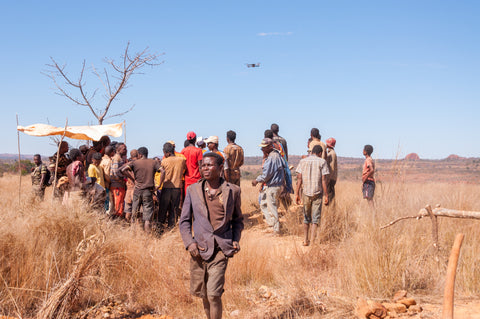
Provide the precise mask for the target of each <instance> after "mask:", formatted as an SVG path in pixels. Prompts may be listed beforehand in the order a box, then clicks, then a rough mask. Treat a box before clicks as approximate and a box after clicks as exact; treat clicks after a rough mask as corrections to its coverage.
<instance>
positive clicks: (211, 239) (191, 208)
mask: <svg viewBox="0 0 480 319" xmlns="http://www.w3.org/2000/svg"><path fill="white" fill-rule="evenodd" d="M204 184H205V180H203V179H201V180H199V181H198V182H197V183H195V184H192V185H190V186H189V187H188V188H187V194H186V195H185V202H184V203H183V208H182V215H181V216H180V234H181V235H182V240H183V243H184V245H185V248H188V246H190V244H192V243H195V242H196V243H197V244H198V246H200V247H202V248H204V249H205V250H204V251H202V250H199V251H200V256H201V257H202V259H203V260H208V259H210V257H212V255H213V253H214V250H215V241H216V242H217V244H218V246H219V248H220V249H221V250H222V252H223V253H224V255H225V256H227V257H231V256H233V254H234V252H235V249H234V248H233V242H234V241H236V242H238V241H240V237H241V233H242V230H243V227H244V225H243V215H242V210H241V201H240V187H238V186H237V185H234V184H231V183H228V182H226V181H223V182H222V185H221V186H220V187H221V188H222V201H223V205H224V208H225V217H224V219H223V223H222V225H221V226H220V227H219V228H218V229H216V230H213V227H212V224H211V223H210V221H209V220H208V210H207V205H206V203H205V198H204ZM192 230H193V233H194V234H195V237H193V234H192Z"/></svg>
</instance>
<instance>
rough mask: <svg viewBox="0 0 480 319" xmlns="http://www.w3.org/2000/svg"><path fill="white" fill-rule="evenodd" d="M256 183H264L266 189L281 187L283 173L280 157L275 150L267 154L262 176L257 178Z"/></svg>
mask: <svg viewBox="0 0 480 319" xmlns="http://www.w3.org/2000/svg"><path fill="white" fill-rule="evenodd" d="M257 181H258V182H260V183H265V185H267V186H268V187H274V186H282V185H283V184H284V182H285V171H284V169H283V160H282V156H281V155H280V153H279V152H278V151H277V150H275V149H274V150H273V151H271V152H270V154H268V157H267V159H266V160H265V163H264V164H263V170H262V175H260V176H258V177H257Z"/></svg>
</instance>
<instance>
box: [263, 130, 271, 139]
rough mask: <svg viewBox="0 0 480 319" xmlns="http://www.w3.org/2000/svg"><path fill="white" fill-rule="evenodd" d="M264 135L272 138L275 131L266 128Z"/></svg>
mask: <svg viewBox="0 0 480 319" xmlns="http://www.w3.org/2000/svg"><path fill="white" fill-rule="evenodd" d="M263 137H265V138H272V139H273V132H272V130H265V133H263Z"/></svg>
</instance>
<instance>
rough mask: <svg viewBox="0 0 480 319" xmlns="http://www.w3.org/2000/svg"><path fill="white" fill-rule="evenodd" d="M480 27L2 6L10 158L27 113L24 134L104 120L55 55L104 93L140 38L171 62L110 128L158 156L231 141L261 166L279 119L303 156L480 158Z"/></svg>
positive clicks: (360, 11) (393, 9)
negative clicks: (332, 142) (75, 91)
mask: <svg viewBox="0 0 480 319" xmlns="http://www.w3.org/2000/svg"><path fill="white" fill-rule="evenodd" d="M479 15H480V2H478V1H455V2H454V1H438V0H437V1H225V0H224V1H136V2H132V1H81V2H80V1H76V2H69V1H41V2H40V1H2V2H1V4H0V17H1V19H0V35H1V39H2V50H0V61H2V72H1V75H0V105H1V108H2V111H3V112H2V113H3V116H2V117H1V119H0V133H1V135H2V136H3V137H4V140H3V142H2V144H1V148H0V153H15V152H16V151H17V135H16V129H15V128H16V122H15V115H16V114H18V115H19V118H20V124H21V125H30V124H34V123H46V122H47V121H48V122H50V124H52V125H55V126H63V125H64V123H65V119H66V117H68V120H69V124H70V125H86V124H89V123H90V124H95V123H96V121H95V118H94V117H93V115H92V114H91V113H90V112H89V110H88V109H86V108H84V107H80V106H76V105H74V104H72V103H71V102H69V101H68V100H66V99H65V98H64V97H61V96H58V95H56V94H55V93H54V92H55V91H54V90H53V87H54V85H53V83H52V81H51V80H50V79H49V78H48V77H46V76H45V75H43V74H42V71H45V70H46V66H45V65H46V64H48V63H49V62H50V57H54V58H55V59H56V60H57V61H58V62H60V63H61V64H66V70H67V72H68V73H69V75H71V76H72V77H74V78H76V77H77V75H78V74H79V71H80V69H81V63H82V61H83V60H84V59H85V60H86V63H87V66H88V70H87V71H88V76H89V77H88V78H87V87H89V88H90V91H93V90H94V89H95V88H97V87H99V88H101V84H100V83H99V82H97V81H96V80H95V78H93V77H91V75H90V71H91V69H90V67H91V65H92V64H93V65H95V67H96V68H100V69H101V68H103V67H104V66H105V65H104V63H103V58H105V57H109V58H114V59H119V58H120V55H121V54H122V52H123V50H124V48H125V46H126V44H127V42H129V41H130V43H131V48H132V51H140V50H143V49H144V48H145V47H147V46H148V47H149V48H150V50H151V52H153V53H159V54H162V53H163V55H162V56H161V58H160V60H161V61H163V63H162V64H161V65H160V66H157V67H155V68H147V69H144V70H143V72H144V74H141V75H136V76H135V75H134V76H133V77H132V78H131V81H130V87H129V88H128V89H127V90H125V91H124V92H123V93H122V95H121V96H120V98H119V99H118V100H117V101H116V102H115V103H114V105H113V106H112V114H113V113H115V112H121V111H124V110H126V109H128V108H130V107H131V106H132V105H135V108H134V110H133V111H131V112H130V113H128V114H127V115H125V116H122V117H121V118H115V119H111V120H107V121H106V122H105V123H106V124H108V123H115V122H120V121H123V120H125V121H126V122H127V145H128V147H129V148H138V147H140V146H147V147H148V148H149V149H150V153H151V154H152V155H154V154H160V153H161V148H162V145H163V143H164V142H166V141H168V140H171V139H173V140H175V142H176V143H177V145H179V146H181V145H182V144H183V141H184V139H185V135H186V133H187V132H188V131H190V130H193V131H195V132H197V134H198V135H202V136H209V135H218V136H219V137H220V141H221V143H220V148H223V147H224V146H225V145H226V142H225V140H224V137H225V132H226V131H227V130H229V129H233V130H235V131H236V132H237V142H238V144H240V145H242V146H243V147H244V148H245V151H246V154H247V155H260V150H259V148H258V144H259V141H260V139H261V138H262V137H263V131H264V130H265V129H267V128H269V126H270V124H271V123H274V122H275V123H278V124H279V125H280V135H282V136H284V137H285V138H286V139H287V141H288V143H289V150H290V153H291V154H304V153H305V152H306V144H307V139H308V137H309V132H310V129H311V128H312V127H318V128H319V129H320V133H321V134H322V139H326V138H328V137H332V136H333V137H335V138H336V139H337V147H336V150H337V154H338V155H339V156H353V157H361V155H362V154H361V152H362V148H363V145H364V144H372V145H373V146H374V148H375V152H374V155H375V156H376V157H377V158H395V157H396V156H400V157H402V156H404V155H406V154H408V153H411V152H416V153H418V154H419V155H420V157H422V158H434V159H435V158H444V157H446V156H448V155H449V154H459V155H462V156H467V157H479V156H480V149H479V148H478V147H477V146H478V141H479V140H480V126H479V125H478V122H479V118H480V108H479V106H480V105H479V102H480V72H479V71H480V62H479V61H480V60H479V58H478V57H479V56H480V38H479V34H480V20H479V19H478V16H479ZM256 62H260V63H261V67H260V68H247V67H246V66H245V63H256ZM95 104H96V105H97V106H98V107H103V105H104V101H103V100H102V99H101V98H98V99H97V100H96V101H95ZM20 138H21V147H22V153H28V154H33V153H41V154H50V153H53V152H54V151H55V150H54V146H53V145H52V141H51V140H50V139H48V138H40V137H31V136H27V135H25V134H23V133H22V134H21V136H20ZM119 140H123V138H120V139H119ZM71 142H72V143H71V144H72V145H73V146H78V145H80V144H81V142H79V141H71ZM179 146H177V148H179Z"/></svg>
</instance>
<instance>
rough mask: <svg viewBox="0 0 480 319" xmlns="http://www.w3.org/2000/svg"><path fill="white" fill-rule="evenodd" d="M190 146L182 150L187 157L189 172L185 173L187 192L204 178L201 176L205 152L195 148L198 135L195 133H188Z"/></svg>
mask: <svg viewBox="0 0 480 319" xmlns="http://www.w3.org/2000/svg"><path fill="white" fill-rule="evenodd" d="M187 141H188V146H186V147H185V148H184V149H183V150H182V154H183V156H185V159H186V164H187V171H186V172H185V192H186V191H187V187H188V186H190V185H192V184H194V183H196V182H197V181H198V180H199V179H200V178H201V177H202V176H201V175H200V170H199V167H200V164H201V162H202V158H203V152H202V150H201V149H199V148H198V147H195V142H196V141H197V134H195V133H194V132H188V133H187Z"/></svg>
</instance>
